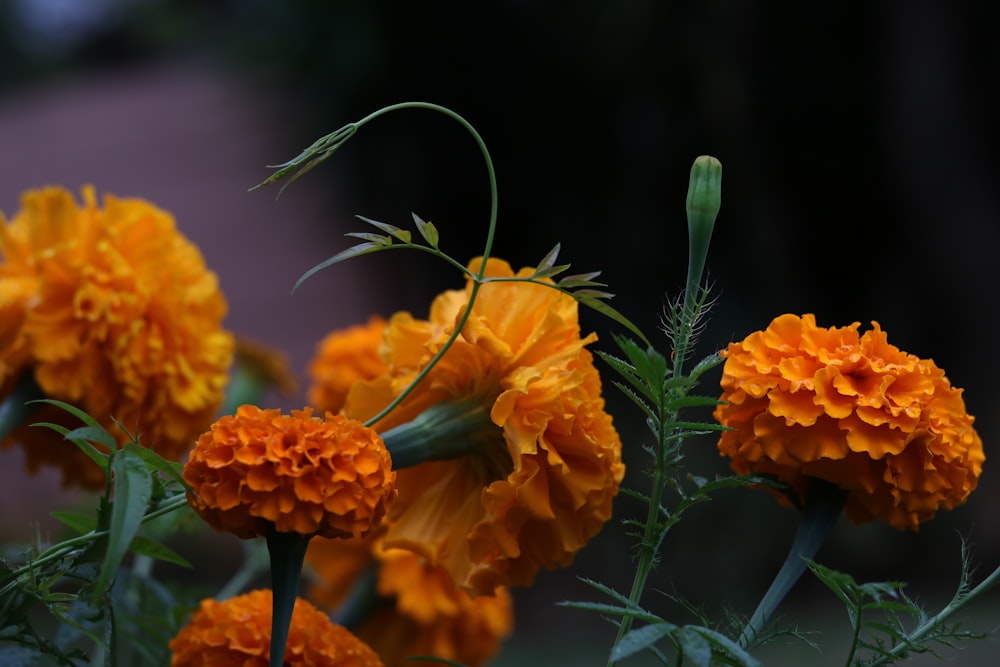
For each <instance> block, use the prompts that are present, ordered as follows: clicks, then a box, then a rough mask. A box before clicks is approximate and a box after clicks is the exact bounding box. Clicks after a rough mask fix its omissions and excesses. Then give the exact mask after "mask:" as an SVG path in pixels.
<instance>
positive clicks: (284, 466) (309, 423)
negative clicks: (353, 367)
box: [183, 405, 396, 539]
mask: <svg viewBox="0 0 1000 667" xmlns="http://www.w3.org/2000/svg"><path fill="white" fill-rule="evenodd" d="M391 466H392V462H391V460H390V457H389V453H388V452H387V451H386V449H385V445H384V444H383V443H382V439H381V438H380V437H379V436H378V434H377V433H376V432H375V431H374V430H372V429H370V428H367V427H365V426H364V425H363V424H361V423H360V422H356V421H353V420H350V419H347V418H346V417H343V416H340V415H333V414H330V413H327V415H326V418H325V419H319V418H317V417H313V416H312V409H311V408H306V409H305V410H294V411H292V413H291V415H285V414H282V413H281V412H280V411H279V410H262V409H260V408H258V407H255V406H251V405H244V406H241V407H240V408H239V409H238V410H237V412H236V414H235V415H227V416H224V417H222V418H220V419H219V420H218V421H216V422H215V424H213V425H212V429H211V430H210V431H208V432H207V433H204V434H203V435H202V436H201V437H200V438H199V439H198V442H197V444H196V445H195V448H194V450H193V451H192V452H191V456H190V458H189V460H188V462H187V464H186V465H185V466H184V473H183V475H184V479H185V481H187V483H188V484H190V485H191V488H192V495H191V498H190V500H191V504H192V506H193V507H194V509H195V511H196V512H198V514H199V515H200V516H201V517H202V518H203V519H205V520H206V521H207V522H208V523H209V524H211V525H212V526H213V527H214V528H216V529H217V530H221V531H227V532H231V533H234V534H235V535H237V536H239V537H242V538H245V539H248V538H252V537H255V536H264V535H267V534H268V531H269V530H270V529H271V527H272V526H273V528H274V529H275V530H277V531H278V532H281V533H298V534H300V535H304V536H313V535H320V536H323V537H347V536H360V535H364V534H365V533H367V532H368V531H370V530H371V529H372V528H373V527H375V526H377V525H378V524H379V522H380V521H381V520H382V518H383V517H384V516H385V514H386V512H387V511H388V509H389V506H390V504H391V502H392V500H393V498H394V497H395V494H396V491H395V488H394V486H393V482H394V481H395V476H396V473H394V472H393V471H392V469H391Z"/></svg>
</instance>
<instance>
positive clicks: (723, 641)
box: [686, 626, 760, 667]
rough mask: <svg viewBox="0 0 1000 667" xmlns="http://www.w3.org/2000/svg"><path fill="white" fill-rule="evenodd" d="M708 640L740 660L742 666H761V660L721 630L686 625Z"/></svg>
mask: <svg viewBox="0 0 1000 667" xmlns="http://www.w3.org/2000/svg"><path fill="white" fill-rule="evenodd" d="M687 628H690V629H691V630H692V631H693V632H696V633H698V634H699V635H701V636H702V637H704V638H705V639H706V640H708V641H709V642H710V643H711V644H712V645H713V646H714V647H716V648H717V649H719V650H720V651H722V652H724V653H726V654H727V655H729V656H730V657H731V658H733V659H735V660H737V661H738V664H740V665H742V667H760V661H759V660H757V659H756V658H754V657H753V656H752V655H750V654H749V653H747V652H746V650H744V649H743V648H742V647H741V646H740V645H739V644H737V643H736V642H734V641H733V640H732V639H730V638H729V637H727V636H725V635H724V634H722V633H720V632H716V631H715V630H711V629H709V628H703V627H696V626H686V629H687Z"/></svg>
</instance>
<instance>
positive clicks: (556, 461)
mask: <svg viewBox="0 0 1000 667" xmlns="http://www.w3.org/2000/svg"><path fill="white" fill-rule="evenodd" d="M479 264H480V262H479V260H475V261H473V262H472V263H471V264H470V269H471V270H472V271H476V270H477V269H478V268H479ZM486 269H487V270H486V275H487V276H490V277H495V278H509V277H512V276H514V275H515V274H514V272H513V271H512V270H511V268H510V266H509V265H508V264H507V263H506V262H503V261H501V260H497V259H492V260H490V261H489V263H488V264H487V267H486ZM530 274H531V270H530V269H523V270H522V271H521V272H519V273H518V274H517V275H518V276H521V277H523V276H527V275H530ZM470 289H471V284H470V285H467V287H466V289H465V290H454V291H448V292H445V293H443V294H441V295H440V296H438V297H437V299H435V301H434V303H433V305H432V306H431V312H430V318H429V319H428V320H416V319H414V318H413V317H411V316H410V315H409V314H407V313H398V314H396V315H395V316H393V317H392V319H391V320H390V322H389V326H388V328H387V330H386V334H385V347H384V359H385V360H386V363H387V364H388V366H389V368H390V371H389V373H387V374H386V375H384V376H382V377H380V378H377V379H376V380H373V381H370V382H365V381H361V382H357V383H355V384H354V385H353V386H352V387H351V391H350V393H349V394H348V397H347V402H346V405H345V408H344V413H345V414H348V415H350V416H353V417H356V418H358V419H368V418H370V417H372V416H373V415H375V414H376V413H377V412H378V410H379V409H381V408H382V407H384V406H385V405H387V404H388V403H389V402H390V401H391V400H392V399H393V398H394V397H395V396H396V395H398V394H399V393H400V392H401V391H402V390H403V388H404V387H406V385H407V384H409V383H410V381H411V380H412V379H413V377H414V376H415V375H416V374H417V373H418V372H419V371H420V370H421V369H423V368H424V367H425V366H426V365H427V363H428V361H429V360H430V359H431V357H432V356H433V355H434V354H435V353H436V352H438V351H439V350H440V349H441V347H442V346H443V344H444V342H445V341H446V339H447V337H448V336H449V335H450V334H451V333H452V331H454V327H455V325H456V322H457V319H458V318H459V317H460V316H461V314H462V312H464V310H465V307H466V304H467V303H468V298H469V290H470ZM596 338H597V337H596V335H594V334H590V335H589V336H586V337H583V338H581V335H580V325H579V320H578V309H577V303H576V301H575V300H574V299H573V298H572V297H570V296H567V295H565V294H562V293H560V292H558V291H556V290H554V289H552V288H549V287H546V286H544V285H536V284H529V283H524V282H487V283H486V284H484V285H483V286H482V288H481V289H480V291H479V294H478V296H477V299H476V301H475V304H474V305H473V309H472V314H471V316H470V318H469V320H468V321H467V323H466V325H465V327H464V329H463V331H462V335H461V336H460V337H459V338H458V339H457V340H456V342H455V344H454V345H453V346H452V347H451V348H450V349H449V351H448V352H447V354H446V355H445V356H444V357H443V359H442V360H441V361H440V363H438V364H437V365H436V366H435V367H434V368H433V369H432V370H431V372H430V374H429V375H428V376H427V377H426V378H425V379H424V380H423V381H422V382H421V383H420V384H419V385H418V386H417V388H416V390H415V391H414V392H413V393H412V394H411V395H410V396H409V397H408V398H407V399H406V401H404V402H403V403H402V404H401V405H400V406H399V407H398V408H397V409H396V410H394V411H393V412H392V413H390V414H389V415H388V416H387V417H386V418H385V419H383V420H382V421H381V422H379V423H378V424H377V425H376V427H377V428H378V429H379V430H380V431H382V432H384V431H385V430H386V429H389V428H392V427H394V426H397V425H399V424H402V423H405V422H410V421H412V420H413V419H415V418H416V417H417V416H419V415H420V414H421V413H422V412H423V411H425V410H426V409H427V408H429V407H431V406H435V405H438V404H442V403H443V402H452V403H464V404H466V405H468V404H470V403H472V404H475V403H479V404H481V405H482V412H483V413H484V417H483V423H484V430H483V432H482V433H477V434H476V436H477V437H476V438H475V439H473V438H470V442H475V443H476V446H475V448H474V451H473V452H472V453H470V454H469V455H466V456H462V457H460V458H457V459H452V460H444V461H433V462H428V463H422V464H420V465H416V466H414V467H412V468H407V469H405V470H401V471H400V472H399V490H400V492H399V500H398V501H397V503H396V504H395V505H394V508H393V510H392V512H391V515H390V518H391V519H392V521H391V526H390V527H389V530H388V534H387V536H386V545H387V546H388V547H401V548H407V549H412V550H413V551H416V552H417V553H419V554H421V555H422V556H424V557H425V558H426V559H427V560H428V562H430V563H431V564H432V565H442V566H444V567H445V568H446V569H447V570H448V571H449V572H451V574H452V576H453V577H454V579H455V581H456V583H457V584H458V585H459V586H460V587H462V588H464V589H466V590H468V591H470V592H472V593H474V594H483V593H490V592H492V591H493V589H494V588H496V587H497V586H500V585H528V584H530V583H531V582H532V581H533V580H534V577H535V575H536V574H537V573H538V571H539V569H540V568H542V567H546V568H556V567H564V566H566V565H568V564H569V563H570V562H571V561H572V559H573V557H574V555H575V554H576V552H577V551H578V550H579V549H581V548H582V547H583V546H584V545H585V544H586V543H587V542H588V541H589V540H590V538H592V537H593V536H594V535H595V534H596V533H597V532H598V531H599V530H600V528H601V527H602V526H603V525H604V522H605V521H607V520H608V518H610V516H611V501H612V498H613V497H614V496H615V495H616V494H617V492H618V486H619V483H620V482H621V479H622V475H623V474H624V466H623V464H622V462H621V440H620V439H619V437H618V433H617V431H616V430H615V428H614V426H613V425H612V420H611V416H610V415H608V413H607V412H605V410H604V399H603V398H602V396H601V381H600V377H599V376H598V373H597V369H596V368H595V367H594V363H593V357H592V355H591V354H590V352H589V351H588V350H587V349H586V345H588V344H589V343H591V342H593V341H594V340H596Z"/></svg>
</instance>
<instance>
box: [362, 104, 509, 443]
mask: <svg viewBox="0 0 1000 667" xmlns="http://www.w3.org/2000/svg"><path fill="white" fill-rule="evenodd" d="M400 109H429V110H431V111H437V112H439V113H443V114H444V115H446V116H448V117H449V118H451V119H453V120H455V121H457V122H458V123H459V124H460V125H461V126H462V127H464V128H465V129H466V130H467V131H468V132H469V134H471V135H472V137H473V138H474V139H475V140H476V145H478V146H479V150H480V151H481V152H482V154H483V159H484V160H485V161H486V170H487V172H488V174H489V180H490V222H489V229H488V231H487V233H486V243H485V245H484V246H483V252H482V263H481V264H480V266H479V271H477V272H476V275H475V276H474V277H473V279H472V289H471V290H470V292H469V302H468V304H467V305H466V307H465V311H464V312H463V313H462V317H461V318H460V319H459V321H458V323H457V324H456V326H455V330H454V331H453V332H452V333H451V335H450V336H449V337H448V340H447V341H445V344H444V345H443V346H442V347H441V349H440V350H438V352H437V354H435V355H434V357H433V358H431V360H430V361H429V362H428V363H427V365H426V366H425V367H424V368H423V369H422V370H421V371H420V373H418V374H417V376H416V377H415V378H414V379H413V381H412V382H411V383H410V384H409V385H408V386H407V387H406V389H404V390H403V391H402V392H401V393H400V394H399V396H397V397H396V398H395V399H394V400H393V401H392V402H391V403H389V405H387V406H386V407H385V408H384V409H383V410H382V411H381V412H379V413H378V414H377V415H375V416H374V417H372V418H371V419H369V420H368V421H367V422H365V425H366V426H372V425H374V424H376V423H378V422H379V420H381V419H382V418H384V417H385V416H386V415H388V414H389V413H390V412H392V411H393V410H395V409H396V407H397V406H398V405H399V404H400V403H402V402H403V401H404V400H405V399H406V397H407V396H409V395H410V392H412V391H413V390H414V389H415V388H416V387H417V385H418V384H420V382H421V381H422V380H423V379H424V378H425V377H427V374H428V373H430V372H431V369H433V368H434V366H436V365H437V363H438V361H440V360H441V358H442V357H444V355H445V353H446V352H447V351H448V350H449V349H450V348H451V346H452V344H454V342H455V341H456V340H458V337H459V336H460V335H462V329H463V328H464V327H465V323H466V322H468V320H469V317H470V316H471V315H472V305H473V303H475V300H476V297H477V296H478V294H479V288H480V287H481V286H482V283H483V279H484V278H485V276H486V263H487V261H488V260H489V258H490V253H491V252H492V250H493V239H494V236H495V235H496V226H497V208H498V202H499V196H498V194H497V179H496V170H495V169H494V167H493V158H491V157H490V151H489V149H488V148H487V147H486V142H485V141H483V138H482V136H480V134H479V132H477V131H476V128H475V127H473V126H472V124H471V123H469V121H467V120H466V119H465V118H463V117H462V116H460V115H459V114H457V113H455V112H454V111H452V110H451V109H448V108H447V107H443V106H440V105H437V104H432V103H430V102H400V103H399V104H392V105H390V106H387V107H383V108H381V109H379V110H378V111H375V112H372V113H370V114H368V115H367V116H365V117H364V118H362V119H361V120H359V121H358V122H357V123H356V124H355V125H356V126H357V128H358V129H360V128H361V127H362V126H363V125H365V124H366V123H369V122H371V121H373V120H375V119H376V118H378V117H379V116H383V115H385V114H387V113H390V112H392V111H397V110H400Z"/></svg>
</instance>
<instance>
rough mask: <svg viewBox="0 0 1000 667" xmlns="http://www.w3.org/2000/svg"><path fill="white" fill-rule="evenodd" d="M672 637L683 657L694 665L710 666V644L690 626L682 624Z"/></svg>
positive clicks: (697, 666) (698, 666)
mask: <svg viewBox="0 0 1000 667" xmlns="http://www.w3.org/2000/svg"><path fill="white" fill-rule="evenodd" d="M674 639H675V640H676V641H677V644H678V645H679V646H680V650H681V651H683V653H684V658H685V659H686V660H690V661H691V664H692V665H694V667H711V664H712V645H711V644H709V643H708V640H707V639H705V638H704V637H703V636H702V635H701V634H700V633H699V632H697V631H695V630H694V629H693V628H692V627H691V626H684V627H683V628H681V629H680V630H678V631H677V632H676V633H674Z"/></svg>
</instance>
